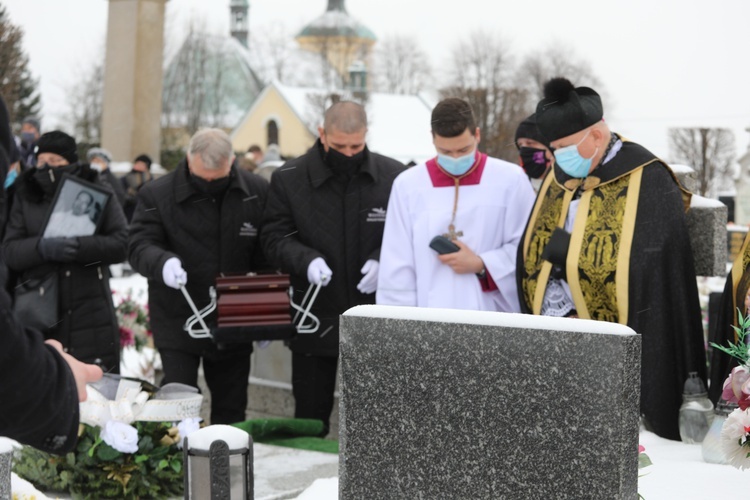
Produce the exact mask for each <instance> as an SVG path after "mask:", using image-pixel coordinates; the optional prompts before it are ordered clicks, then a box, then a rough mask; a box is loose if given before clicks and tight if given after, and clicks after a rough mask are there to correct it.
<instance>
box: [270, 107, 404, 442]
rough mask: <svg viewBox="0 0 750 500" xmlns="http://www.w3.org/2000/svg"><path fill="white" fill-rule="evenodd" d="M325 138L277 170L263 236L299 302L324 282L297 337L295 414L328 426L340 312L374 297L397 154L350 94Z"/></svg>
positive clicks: (323, 131) (329, 114) (331, 115)
mask: <svg viewBox="0 0 750 500" xmlns="http://www.w3.org/2000/svg"><path fill="white" fill-rule="evenodd" d="M318 132H319V134H320V138H319V139H318V140H317V141H316V142H315V144H314V145H313V147H312V148H310V150H309V151H308V152H307V153H306V154H304V155H303V156H300V157H299V158H296V159H294V160H291V161H289V162H287V163H286V164H285V165H283V166H282V167H280V168H279V169H278V170H277V171H276V172H275V173H274V174H273V177H272V179H271V189H270V193H269V195H268V202H267V205H266V210H265V213H264V217H263V231H262V232H261V242H262V245H263V251H264V253H265V255H266V256H267V258H268V259H269V260H270V261H271V262H272V263H273V264H274V265H276V266H277V267H278V268H280V269H281V271H282V272H284V273H288V274H290V275H291V281H292V286H293V289H294V298H295V301H296V302H299V301H300V298H301V297H302V296H303V295H304V293H305V290H307V288H308V286H309V285H310V284H313V285H318V284H320V285H322V288H321V290H320V293H319V295H318V298H317V300H316V301H315V304H314V306H313V308H312V313H313V314H314V315H315V316H316V317H317V318H319V319H320V326H319V328H318V329H317V331H316V332H315V333H310V334H300V335H299V336H297V338H295V339H294V340H292V342H291V343H290V348H291V350H292V386H293V392H294V399H295V417H297V418H313V419H319V420H321V421H323V423H324V431H323V433H322V435H325V434H327V433H328V429H329V423H328V422H329V419H330V415H331V410H332V409H333V402H334V401H333V391H334V386H335V384H336V369H337V363H338V352H339V320H338V317H339V315H340V314H341V313H343V312H344V311H346V310H347V309H349V308H350V307H353V306H357V305H360V304H373V303H375V290H376V288H377V277H378V267H379V260H380V244H381V241H382V238H383V227H384V224H385V212H386V208H387V207H388V196H389V193H390V190H391V184H392V183H393V179H394V178H395V177H396V176H397V175H398V174H399V173H401V171H402V170H403V168H404V167H403V165H401V164H400V163H399V162H397V161H395V160H392V159H390V158H387V157H385V156H381V155H379V154H376V153H373V152H371V151H369V150H368V149H367V145H366V141H365V136H366V134H367V114H366V112H365V110H364V108H363V107H362V106H360V105H359V104H356V103H354V102H347V101H342V102H338V103H336V104H334V105H333V106H331V107H330V108H329V109H328V110H327V111H326V113H325V119H324V122H323V126H322V127H320V128H319V129H318Z"/></svg>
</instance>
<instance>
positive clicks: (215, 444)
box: [183, 425, 253, 500]
mask: <svg viewBox="0 0 750 500" xmlns="http://www.w3.org/2000/svg"><path fill="white" fill-rule="evenodd" d="M183 446H184V448H183V450H184V451H183V453H184V457H185V460H184V469H185V498H186V499H188V500H189V499H196V500H197V499H201V500H203V499H211V500H240V499H242V500H244V499H251V498H253V440H252V438H251V437H250V434H248V433H247V432H245V431H242V430H240V429H238V428H236V427H232V426H230V425H210V426H208V427H204V428H203V429H200V430H198V431H196V432H193V433H192V434H190V436H189V437H186V438H185V441H184V443H183Z"/></svg>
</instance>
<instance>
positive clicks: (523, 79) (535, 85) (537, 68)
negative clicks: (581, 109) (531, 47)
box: [518, 43, 604, 100]
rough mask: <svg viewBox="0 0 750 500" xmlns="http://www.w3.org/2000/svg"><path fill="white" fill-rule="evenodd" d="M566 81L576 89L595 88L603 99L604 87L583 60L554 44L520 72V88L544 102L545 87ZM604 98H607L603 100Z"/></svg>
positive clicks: (530, 59)
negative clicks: (558, 80)
mask: <svg viewBox="0 0 750 500" xmlns="http://www.w3.org/2000/svg"><path fill="white" fill-rule="evenodd" d="M558 76H561V77H564V78H567V79H568V80H570V81H571V82H573V84H574V85H575V86H576V87H580V86H587V87H592V88H594V89H595V90H596V91H597V93H599V94H600V95H601V94H602V92H603V88H604V86H603V85H602V83H601V81H600V80H599V78H597V77H596V75H595V74H594V72H593V70H592V69H591V66H590V64H589V63H588V62H587V61H585V60H583V59H580V58H579V57H578V56H577V55H576V54H575V51H574V50H573V49H572V48H571V47H568V46H566V45H564V44H560V43H555V44H552V45H549V46H548V47H547V48H545V49H542V50H538V51H536V52H533V53H531V54H530V55H529V56H527V57H526V59H525V60H524V62H523V64H521V67H520V69H519V72H518V78H519V84H520V85H521V86H523V87H525V88H528V90H529V91H530V92H531V95H532V97H533V98H534V99H537V100H538V99H541V98H542V95H543V90H544V84H545V83H546V82H547V81H548V80H549V79H550V78H554V77H558ZM603 97H604V96H603Z"/></svg>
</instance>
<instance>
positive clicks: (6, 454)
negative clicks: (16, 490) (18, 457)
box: [0, 443, 13, 500]
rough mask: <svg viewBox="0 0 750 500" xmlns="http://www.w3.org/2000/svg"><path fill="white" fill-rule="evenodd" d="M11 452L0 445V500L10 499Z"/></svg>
mask: <svg viewBox="0 0 750 500" xmlns="http://www.w3.org/2000/svg"><path fill="white" fill-rule="evenodd" d="M12 458H13V450H12V449H11V448H10V447H8V448H7V449H6V448H3V444H2V443H0V500H10V499H11V487H10V485H11V481H10V471H11V467H12V465H13V461H12Z"/></svg>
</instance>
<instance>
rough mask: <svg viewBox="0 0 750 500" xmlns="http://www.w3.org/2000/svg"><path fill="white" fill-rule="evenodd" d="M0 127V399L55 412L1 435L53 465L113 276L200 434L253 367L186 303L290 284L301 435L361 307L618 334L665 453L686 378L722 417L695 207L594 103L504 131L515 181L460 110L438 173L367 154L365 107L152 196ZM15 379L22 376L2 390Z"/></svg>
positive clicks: (101, 363)
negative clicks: (187, 399) (514, 317)
mask: <svg viewBox="0 0 750 500" xmlns="http://www.w3.org/2000/svg"><path fill="white" fill-rule="evenodd" d="M3 115H4V116H3V117H0V118H3V119H2V120H0V121H2V122H3V123H2V129H1V130H0V136H2V137H0V139H1V140H2V149H0V167H2V169H0V170H1V171H2V175H3V177H4V191H3V197H2V199H3V204H2V226H1V227H2V267H3V276H2V279H3V283H4V284H5V287H4V290H3V291H2V295H1V296H0V298H2V300H0V306H2V310H3V316H2V318H3V321H4V322H5V326H6V327H7V330H8V331H9V332H12V333H9V334H8V335H5V339H4V342H5V343H4V344H3V345H2V346H1V347H0V357H2V358H3V360H8V363H5V362H4V361H3V362H0V380H2V382H1V383H0V400H3V401H6V400H8V401H15V400H17V401H19V402H21V403H23V404H25V405H29V404H30V403H29V401H30V399H29V397H28V396H27V394H28V393H34V391H37V392H36V394H38V393H39V392H38V391H40V390H41V389H38V388H37V387H36V386H37V385H38V384H40V382H42V381H47V382H48V387H46V388H45V391H47V395H48V396H49V398H48V400H47V401H48V403H38V402H37V403H34V405H32V407H33V408H34V409H36V410H38V409H39V405H40V404H46V405H49V406H48V408H49V410H50V411H49V412H47V413H44V412H42V415H40V416H34V414H33V413H31V412H30V411H26V412H24V410H22V409H18V408H22V405H21V404H20V403H19V404H17V405H14V404H13V403H12V402H11V403H10V407H13V408H17V411H14V412H10V413H9V412H7V411H3V412H2V414H0V435H2V434H7V435H10V436H12V437H16V438H17V439H20V440H22V441H24V442H28V443H31V444H33V445H35V446H38V447H41V448H43V449H48V450H51V451H56V452H60V451H64V450H68V449H70V448H71V447H72V446H73V445H74V443H75V431H76V430H77V418H78V417H77V415H78V414H77V409H76V408H74V407H75V406H76V405H75V402H76V401H77V400H78V398H79V395H80V396H81V397H82V396H83V395H84V394H85V392H81V391H80V388H81V384H83V383H85V382H86V381H91V380H93V379H94V378H96V377H98V376H101V372H102V371H103V372H106V373H115V374H116V373H119V366H120V357H119V356H120V354H119V353H120V348H119V329H118V325H117V319H116V315H115V309H114V306H113V301H112V293H111V290H110V285H109V279H110V270H109V266H110V265H113V264H118V263H123V262H127V264H128V265H129V266H130V267H132V269H133V270H134V271H135V272H138V273H140V274H141V275H143V276H144V277H146V278H147V279H148V287H149V295H148V300H149V312H150V325H151V329H152V332H153V338H154V343H155V346H156V348H157V349H158V351H159V354H160V356H161V360H162V365H163V370H164V378H163V380H162V381H161V383H163V384H166V383H170V382H180V383H183V384H188V385H191V386H194V387H197V386H198V373H199V367H200V366H202V368H203V373H204V375H205V380H206V384H207V386H208V388H209V390H210V392H211V410H210V411H211V415H210V421H211V423H214V424H216V423H233V422H238V421H242V420H244V419H245V412H246V409H247V406H248V401H247V386H248V379H249V374H250V355H251V353H252V352H253V348H254V344H253V343H252V342H247V343H244V344H242V343H241V344H236V345H233V346H232V348H231V349H223V348H222V346H221V345H219V344H217V343H215V342H213V341H212V340H211V339H210V338H194V337H192V336H190V335H188V334H187V332H186V331H185V329H184V328H183V326H184V324H185V321H186V319H187V318H188V317H190V316H191V315H192V314H193V308H192V307H191V306H190V304H189V303H188V301H187V300H186V298H185V295H184V293H185V292H187V294H188V295H189V296H190V297H191V298H192V300H193V301H194V305H195V307H196V308H197V309H202V308H204V307H206V306H207V305H208V304H209V303H210V301H211V296H210V293H209V291H210V289H211V287H212V286H214V285H215V284H216V279H217V277H218V276H234V275H247V274H249V273H257V274H265V273H278V272H280V273H284V274H288V275H289V277H290V281H291V289H292V291H293V294H292V298H293V300H296V301H299V297H301V296H302V295H304V294H305V292H306V291H307V290H308V288H309V287H311V286H312V287H317V288H318V293H317V298H316V299H315V301H314V303H313V304H312V306H311V310H310V314H311V315H312V316H313V317H314V318H315V319H316V321H317V324H316V328H315V331H313V332H312V333H304V334H302V333H300V334H298V335H296V336H295V337H293V338H292V339H290V340H288V341H287V345H288V346H289V349H290V355H291V360H292V363H291V364H292V389H293V395H294V400H295V417H298V418H313V419H318V420H320V421H322V422H323V424H324V425H323V431H322V432H321V436H325V435H327V434H328V432H329V420H330V416H331V412H332V409H333V405H334V387H335V384H336V373H337V369H338V349H339V315H340V314H342V313H343V312H344V311H346V310H347V309H349V308H351V307H353V306H357V305H362V304H382V305H396V306H412V307H425V308H436V307H437V308H449V309H464V310H482V311H499V312H507V313H524V314H534V315H545V316H555V317H560V318H563V317H565V318H581V319H590V320H599V321H607V322H612V323H620V324H625V325H628V326H630V327H631V328H632V329H633V330H634V331H636V332H637V333H639V334H641V335H642V378H641V381H642V382H641V400H640V411H641V415H642V421H643V425H644V426H645V427H646V428H647V429H649V430H652V431H654V432H655V433H656V434H658V435H660V436H663V437H666V438H670V439H679V431H678V409H679V407H680V404H681V390H682V386H683V383H684V381H685V380H686V379H687V378H688V376H689V373H691V372H695V373H697V374H698V376H699V377H700V378H701V379H703V380H704V381H706V382H708V381H709V373H708V370H707V356H708V357H710V364H709V366H710V367H711V370H710V388H711V395H712V398H713V399H714V401H716V399H718V397H719V396H720V393H721V385H722V383H723V381H724V379H725V378H726V375H727V374H728V372H729V370H730V369H731V367H732V366H731V362H730V360H729V359H728V358H727V357H724V355H722V353H719V352H716V351H714V352H711V353H710V354H709V355H707V353H706V350H705V348H704V342H705V341H704V336H703V327H702V322H701V313H700V306H699V299H698V290H697V284H696V279H695V270H694V265H693V260H692V259H693V257H692V252H691V246H690V240H689V238H688V232H687V225H686V219H685V213H686V211H687V210H688V209H689V206H690V197H691V193H689V192H688V191H687V190H685V189H684V188H683V187H682V186H681V185H680V183H679V182H678V181H677V179H676V177H675V176H674V174H673V173H672V171H671V169H670V168H669V166H668V165H667V164H666V163H664V162H663V161H661V160H660V159H658V158H657V157H656V156H654V155H653V154H652V153H650V152H649V151H648V150H647V149H645V148H644V147H642V146H640V145H639V144H636V143H634V142H632V141H629V140H627V139H626V138H624V137H622V136H620V135H619V134H617V133H615V132H612V131H611V130H610V129H609V126H608V125H607V123H606V122H605V121H604V107H603V104H602V101H601V98H600V96H599V95H598V93H597V92H596V91H594V90H593V89H591V88H587V87H575V86H574V85H573V84H572V83H571V82H570V81H568V80H566V79H564V78H555V79H552V80H550V81H549V82H547V84H546V85H545V89H544V96H543V98H542V99H541V100H540V101H539V103H538V105H537V107H536V110H535V112H534V113H533V114H532V115H531V116H529V117H527V118H525V119H524V120H523V121H521V123H520V124H519V125H518V128H517V133H516V138H515V143H516V146H517V148H518V151H519V163H520V165H519V164H515V163H511V162H508V161H504V160H501V159H498V158H493V157H491V156H488V155H487V154H485V153H483V152H482V151H481V149H482V148H481V146H480V145H481V132H482V131H481V130H480V129H479V128H478V126H477V121H476V118H475V115H474V110H472V108H471V106H470V105H469V104H468V103H467V102H466V101H464V100H461V99H458V98H447V99H444V100H442V101H440V102H439V103H438V104H437V105H436V106H435V107H434V109H433V111H432V117H431V122H430V126H431V133H432V139H433V143H434V146H435V153H436V154H435V156H434V157H433V158H431V159H430V160H428V161H426V162H422V163H419V164H416V165H414V166H411V167H408V168H407V167H406V166H404V165H402V164H401V163H400V162H398V161H396V160H394V159H391V158H389V157H387V156H384V155H382V154H379V153H376V152H374V151H370V150H369V149H368V147H367V142H366V134H367V114H366V111H365V108H364V107H363V106H361V105H360V104H357V103H355V102H349V101H340V102H337V103H335V104H333V105H332V106H331V107H330V108H328V109H327V110H326V112H325V115H324V116H323V117H322V118H323V120H322V124H321V126H320V127H319V129H318V133H319V137H318V139H317V140H316V142H315V144H314V145H313V146H312V147H311V148H310V149H309V151H308V152H307V153H305V154H304V155H302V156H300V157H297V158H293V159H290V160H288V161H285V162H283V161H281V158H280V156H278V146H277V145H272V146H273V147H272V148H271V149H272V152H274V153H275V155H276V156H277V158H275V159H272V160H273V161H272V163H269V162H266V163H265V165H270V166H269V167H268V168H269V169H270V170H268V171H272V172H273V174H272V175H259V173H260V172H259V170H256V171H255V172H254V171H253V170H254V168H255V167H256V166H259V165H264V163H263V162H262V158H263V156H262V152H261V151H260V148H257V146H254V147H252V148H250V150H249V151H248V152H247V153H246V154H243V155H240V157H239V158H238V157H237V156H236V155H235V153H234V152H233V148H232V143H231V140H230V138H229V136H228V135H227V134H226V133H225V132H224V131H222V130H220V129H212V128H206V129H202V130H200V131H198V132H196V133H195V134H194V135H193V136H192V138H191V139H190V143H189V145H188V146H187V150H186V154H185V157H184V158H183V159H182V161H181V162H180V163H179V165H178V166H177V167H176V168H175V169H174V170H173V171H171V172H169V173H167V174H165V175H162V176H159V177H158V178H155V177H154V176H153V175H152V174H151V165H152V161H151V159H150V158H149V157H148V156H146V155H139V156H138V157H136V158H135V159H134V161H133V162H132V169H131V170H130V172H128V173H127V174H126V175H124V176H122V177H119V176H117V175H115V174H114V173H113V172H112V170H111V168H110V167H111V163H112V160H113V158H112V155H111V154H110V153H109V152H108V151H107V150H106V149H103V148H100V147H96V148H92V149H89V150H88V151H86V152H85V157H82V156H79V155H83V152H80V151H79V147H78V145H77V144H76V141H75V139H74V138H73V137H71V136H70V135H68V134H66V133H64V132H62V131H59V130H54V131H49V132H46V133H41V126H40V122H39V120H37V119H35V118H32V117H30V118H27V119H25V120H24V121H23V123H22V124H21V127H20V135H19V136H14V135H13V134H11V127H10V124H9V123H7V111H6V110H5V109H4V106H3ZM415 133H416V132H415ZM385 153H387V152H385ZM266 173H267V172H266ZM269 179H270V182H269ZM66 186H67V187H66ZM747 260H748V259H746V261H747ZM746 281H747V280H746ZM745 286H746V287H747V285H745ZM740 288H741V287H740ZM743 293H744V294H745V295H746V294H747V290H746V289H745V290H741V289H738V287H737V286H729V287H728V289H727V291H726V292H725V302H726V303H728V304H732V305H733V304H735V303H740V304H744V298H745V295H742V294H743ZM740 296H741V297H740ZM738 297H740V299H741V301H740V302H738ZM728 310H730V311H731V310H732V309H731V306H729V308H728ZM216 321H217V317H216V313H211V314H210V315H208V316H207V318H206V322H207V324H208V325H209V326H215V325H216ZM722 321H723V324H721V325H719V327H718V328H719V330H718V331H717V332H712V336H713V338H714V339H715V340H717V341H721V340H723V339H728V338H730V332H731V325H732V319H731V315H729V317H727V318H724V319H722ZM384 334H385V333H384ZM44 340H46V341H48V343H47V344H43V343H42V342H43V341H44ZM6 347H7V349H6ZM8 349H10V351H9V350H8ZM11 359H13V361H14V362H13V363H12V364H11V363H10V360H11ZM76 360H78V361H76ZM91 365H94V366H91ZM95 367H98V368H95ZM9 370H21V371H20V372H19V373H25V372H24V371H23V370H26V371H34V373H35V376H30V377H28V378H26V379H24V378H22V377H20V378H19V377H18V376H17V375H16V376H14V377H13V382H12V383H11V382H10V379H9V378H6V375H7V374H8V373H11V372H10V371H9ZM45 370H46V371H45ZM50 380H54V381H55V382H54V384H50V383H49V381H50ZM74 381H77V382H78V389H76V385H75V384H74ZM55 394H56V395H57V396H55ZM29 409H31V407H30V408H29ZM50 413H51V414H52V415H54V416H55V418H50Z"/></svg>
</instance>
